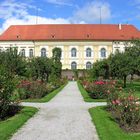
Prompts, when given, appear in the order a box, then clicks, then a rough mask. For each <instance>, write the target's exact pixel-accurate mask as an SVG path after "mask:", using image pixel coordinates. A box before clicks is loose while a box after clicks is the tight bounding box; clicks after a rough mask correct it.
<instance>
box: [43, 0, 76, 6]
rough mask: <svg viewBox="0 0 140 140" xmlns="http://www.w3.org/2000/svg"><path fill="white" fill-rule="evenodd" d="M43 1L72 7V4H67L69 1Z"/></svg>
mask: <svg viewBox="0 0 140 140" xmlns="http://www.w3.org/2000/svg"><path fill="white" fill-rule="evenodd" d="M45 1H46V2H48V3H51V4H56V5H66V6H73V4H71V3H70V2H69V0H45Z"/></svg>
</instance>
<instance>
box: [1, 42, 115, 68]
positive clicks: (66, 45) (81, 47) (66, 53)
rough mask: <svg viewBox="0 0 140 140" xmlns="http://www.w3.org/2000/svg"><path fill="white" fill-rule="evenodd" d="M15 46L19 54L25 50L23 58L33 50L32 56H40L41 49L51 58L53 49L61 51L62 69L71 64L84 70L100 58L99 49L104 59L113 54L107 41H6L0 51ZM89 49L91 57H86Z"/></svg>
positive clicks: (111, 44) (110, 44)
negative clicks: (74, 55) (87, 65)
mask: <svg viewBox="0 0 140 140" xmlns="http://www.w3.org/2000/svg"><path fill="white" fill-rule="evenodd" d="M11 46H12V47H14V46H16V47H17V48H18V51H19V52H20V51H21V50H22V49H25V56H26V57H29V50H30V49H33V50H34V51H33V52H34V56H35V57H38V56H41V49H42V48H45V49H46V54H47V57H52V50H53V48H55V47H58V48H61V50H62V58H61V62H62V69H71V64H72V62H75V63H76V64H77V69H86V64H87V63H88V62H90V63H91V64H93V63H94V62H96V61H97V60H101V59H103V58H102V57H101V49H102V48H104V49H105V50H106V58H107V57H108V56H109V55H110V54H111V53H113V42H111V41H110V42H109V41H84V40H83V41H7V42H4V41H2V42H0V49H3V50H5V49H6V48H8V47H11ZM72 48H75V49H76V50H77V53H76V57H71V50H72ZM87 48H90V49H91V56H90V57H86V49H87Z"/></svg>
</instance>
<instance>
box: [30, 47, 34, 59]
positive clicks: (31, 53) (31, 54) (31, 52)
mask: <svg viewBox="0 0 140 140" xmlns="http://www.w3.org/2000/svg"><path fill="white" fill-rule="evenodd" d="M33 55H34V53H33V49H30V50H29V57H33Z"/></svg>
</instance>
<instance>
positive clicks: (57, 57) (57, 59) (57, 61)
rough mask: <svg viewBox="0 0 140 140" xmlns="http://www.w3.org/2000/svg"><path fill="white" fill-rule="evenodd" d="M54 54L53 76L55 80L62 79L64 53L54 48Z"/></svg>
mask: <svg viewBox="0 0 140 140" xmlns="http://www.w3.org/2000/svg"><path fill="white" fill-rule="evenodd" d="M52 52H53V56H52V59H53V71H52V76H53V77H55V78H61V71H62V63H61V53H62V51H61V49H60V48H54V49H53V51H52Z"/></svg>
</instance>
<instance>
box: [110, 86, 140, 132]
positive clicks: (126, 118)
mask: <svg viewBox="0 0 140 140" xmlns="http://www.w3.org/2000/svg"><path fill="white" fill-rule="evenodd" d="M138 101H139V99H138V98H136V97H135V96H134V95H133V93H132V92H130V93H129V94H124V93H123V92H122V90H121V89H120V91H117V92H114V93H112V94H109V95H108V98H107V104H108V109H109V111H110V112H111V113H112V115H113V117H114V119H115V120H116V121H117V122H118V123H119V125H120V127H122V128H123V129H124V130H126V131H130V132H140V104H139V102H138Z"/></svg>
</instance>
